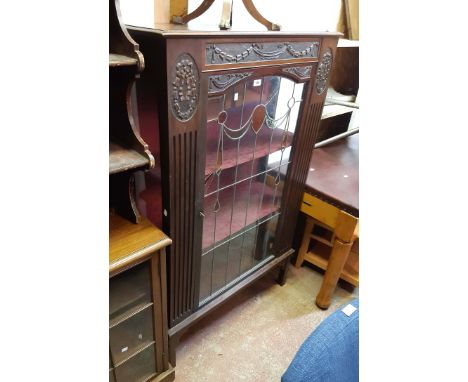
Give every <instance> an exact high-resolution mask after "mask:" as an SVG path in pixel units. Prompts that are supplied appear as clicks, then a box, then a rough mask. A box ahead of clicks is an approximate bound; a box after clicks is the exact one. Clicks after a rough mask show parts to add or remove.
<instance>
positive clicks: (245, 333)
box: [175, 264, 358, 382]
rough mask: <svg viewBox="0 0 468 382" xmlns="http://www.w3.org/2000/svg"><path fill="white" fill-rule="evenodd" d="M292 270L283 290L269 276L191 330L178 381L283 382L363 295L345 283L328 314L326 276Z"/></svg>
mask: <svg viewBox="0 0 468 382" xmlns="http://www.w3.org/2000/svg"><path fill="white" fill-rule="evenodd" d="M289 267H290V268H289V273H288V277H287V281H286V284H285V285H284V286H283V287H281V286H279V285H278V284H276V282H275V277H276V272H275V273H271V274H268V275H266V276H264V277H263V278H262V279H260V280H258V281H257V282H255V283H254V284H252V285H251V286H249V287H248V288H246V289H245V290H243V291H242V292H239V294H238V295H236V296H234V297H233V298H232V299H231V300H229V301H228V302H226V303H225V304H224V305H223V306H221V307H220V308H218V309H217V310H216V311H214V312H212V313H211V314H210V315H208V316H206V317H205V318H203V319H202V320H201V321H199V322H198V323H196V324H195V325H194V326H192V327H191V328H190V330H189V331H188V332H187V333H186V334H185V335H184V336H183V337H182V338H181V340H180V343H179V346H178V348H177V366H176V378H175V381H176V382H193V381H197V382H198V381H203V382H231V381H233V382H234V381H249V382H256V381H258V382H269V381H279V380H280V378H281V375H282V374H283V373H284V371H285V370H286V368H287V367H288V365H289V363H290V362H291V360H292V358H293V357H294V355H295V354H296V351H297V350H298V348H299V346H300V345H301V344H302V342H303V341H304V340H305V338H306V337H307V336H308V335H309V334H310V333H311V332H312V331H313V330H314V329H315V328H316V327H317V326H318V325H319V324H320V322H321V321H322V320H323V319H325V318H326V317H327V316H328V315H330V314H331V313H333V312H334V311H335V310H336V309H337V308H338V307H339V306H341V305H343V304H345V303H346V302H348V301H350V300H352V299H354V298H356V297H358V288H356V289H354V290H352V289H350V288H347V290H345V289H343V288H342V287H341V286H340V284H339V286H338V287H337V289H336V291H335V295H334V299H333V303H332V305H331V306H330V308H329V309H328V310H326V311H323V310H321V309H319V308H318V307H317V306H316V305H315V302H314V301H315V296H316V294H317V292H318V290H319V287H320V284H321V282H322V278H323V275H322V273H321V272H319V271H316V270H315V269H312V268H310V267H308V266H303V267H302V268H299V269H296V268H295V267H294V266H292V265H291V264H290V265H289ZM348 289H349V290H348Z"/></svg>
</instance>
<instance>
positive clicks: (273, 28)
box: [242, 0, 281, 31]
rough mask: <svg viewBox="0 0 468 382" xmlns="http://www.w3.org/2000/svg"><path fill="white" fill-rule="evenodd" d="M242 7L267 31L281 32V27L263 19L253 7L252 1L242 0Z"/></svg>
mask: <svg viewBox="0 0 468 382" xmlns="http://www.w3.org/2000/svg"><path fill="white" fill-rule="evenodd" d="M242 2H243V3H244V7H245V8H246V9H247V11H248V12H249V13H250V15H251V16H252V17H253V18H254V19H255V20H257V21H258V22H259V23H260V24H262V25H264V26H265V27H266V28H267V29H268V30H269V31H279V30H281V25H279V24H275V23H272V22H271V21H268V20H267V19H266V18H265V17H263V16H262V15H261V14H260V12H259V11H258V9H257V8H256V7H255V5H254V3H253V2H252V0H242Z"/></svg>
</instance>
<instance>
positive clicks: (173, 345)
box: [169, 335, 179, 367]
mask: <svg viewBox="0 0 468 382" xmlns="http://www.w3.org/2000/svg"><path fill="white" fill-rule="evenodd" d="M178 344H179V336H178V335H173V336H169V362H170V363H171V365H172V367H175V366H176V350H177V345H178Z"/></svg>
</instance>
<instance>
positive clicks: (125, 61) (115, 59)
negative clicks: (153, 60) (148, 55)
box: [109, 53, 138, 68]
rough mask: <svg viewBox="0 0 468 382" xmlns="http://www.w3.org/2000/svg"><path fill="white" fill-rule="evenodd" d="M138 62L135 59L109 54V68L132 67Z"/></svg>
mask: <svg viewBox="0 0 468 382" xmlns="http://www.w3.org/2000/svg"><path fill="white" fill-rule="evenodd" d="M137 62H138V60H137V59H136V58H132V57H128V56H124V55H123V54H116V53H109V67H111V68H112V67H116V66H133V65H136V64H137Z"/></svg>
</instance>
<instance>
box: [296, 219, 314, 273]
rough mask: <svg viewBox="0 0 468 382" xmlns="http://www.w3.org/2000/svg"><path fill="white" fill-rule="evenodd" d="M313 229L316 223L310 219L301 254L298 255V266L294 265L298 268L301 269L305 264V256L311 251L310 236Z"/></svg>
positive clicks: (306, 227) (306, 226) (307, 223)
mask: <svg viewBox="0 0 468 382" xmlns="http://www.w3.org/2000/svg"><path fill="white" fill-rule="evenodd" d="M313 228H314V221H313V220H312V219H311V218H309V217H308V218H307V220H306V225H305V228H304V235H303V236H302V243H301V247H300V248H299V253H298V254H297V259H296V264H294V266H295V267H296V268H300V267H301V265H302V263H303V262H304V256H305V255H306V253H307V251H308V250H309V243H310V234H311V233H312V229H313Z"/></svg>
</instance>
